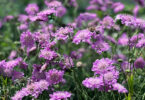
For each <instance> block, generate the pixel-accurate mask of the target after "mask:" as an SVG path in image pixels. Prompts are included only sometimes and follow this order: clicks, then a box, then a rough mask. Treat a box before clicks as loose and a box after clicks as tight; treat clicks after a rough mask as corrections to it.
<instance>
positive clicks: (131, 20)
mask: <svg viewBox="0 0 145 100" xmlns="http://www.w3.org/2000/svg"><path fill="white" fill-rule="evenodd" d="M117 20H121V23H122V24H125V25H126V26H136V23H135V21H136V18H135V17H133V16H131V15H125V14H118V15H117V16H116V21H117Z"/></svg>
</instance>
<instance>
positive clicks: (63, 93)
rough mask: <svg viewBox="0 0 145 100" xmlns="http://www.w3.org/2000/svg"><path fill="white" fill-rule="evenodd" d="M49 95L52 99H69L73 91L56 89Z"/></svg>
mask: <svg viewBox="0 0 145 100" xmlns="http://www.w3.org/2000/svg"><path fill="white" fill-rule="evenodd" d="M49 96H50V100H68V98H70V97H71V93H70V92H67V91H56V92H54V93H53V94H50V95H49Z"/></svg>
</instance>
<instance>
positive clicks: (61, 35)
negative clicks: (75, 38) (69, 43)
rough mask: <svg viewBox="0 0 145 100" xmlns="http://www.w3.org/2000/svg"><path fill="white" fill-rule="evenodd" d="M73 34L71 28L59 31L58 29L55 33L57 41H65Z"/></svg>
mask: <svg viewBox="0 0 145 100" xmlns="http://www.w3.org/2000/svg"><path fill="white" fill-rule="evenodd" d="M72 34H73V29H72V28H69V27H65V28H63V27H61V28H60V29H58V30H57V31H56V34H55V36H56V38H57V39H58V40H67V39H68V37H69V35H70V36H71V35H72Z"/></svg>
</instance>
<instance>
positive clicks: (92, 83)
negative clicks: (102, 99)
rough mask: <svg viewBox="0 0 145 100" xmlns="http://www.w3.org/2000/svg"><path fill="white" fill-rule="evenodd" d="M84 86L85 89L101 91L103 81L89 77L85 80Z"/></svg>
mask: <svg viewBox="0 0 145 100" xmlns="http://www.w3.org/2000/svg"><path fill="white" fill-rule="evenodd" d="M82 84H83V85H84V86H85V87H87V88H90V89H92V90H94V89H95V88H98V89H99V88H100V87H102V86H103V80H102V79H101V78H99V77H89V78H86V79H85V80H83V82H82Z"/></svg>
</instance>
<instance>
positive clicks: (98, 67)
mask: <svg viewBox="0 0 145 100" xmlns="http://www.w3.org/2000/svg"><path fill="white" fill-rule="evenodd" d="M113 64H114V62H113V61H112V60H111V59H109V58H102V59H100V60H99V59H97V60H96V61H95V62H94V63H93V67H92V71H93V72H94V74H95V75H98V77H96V76H94V77H90V78H86V79H85V80H84V81H83V82H82V83H83V85H84V86H85V87H87V88H91V89H96V88H97V89H99V90H100V91H103V90H104V89H105V90H104V91H109V90H117V91H118V92H120V93H127V92H128V91H127V90H126V88H124V87H123V86H122V85H121V84H119V83H117V79H118V77H119V72H118V71H117V70H116V69H115V66H113Z"/></svg>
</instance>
